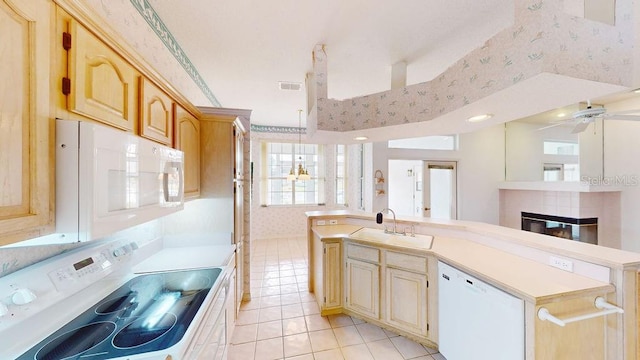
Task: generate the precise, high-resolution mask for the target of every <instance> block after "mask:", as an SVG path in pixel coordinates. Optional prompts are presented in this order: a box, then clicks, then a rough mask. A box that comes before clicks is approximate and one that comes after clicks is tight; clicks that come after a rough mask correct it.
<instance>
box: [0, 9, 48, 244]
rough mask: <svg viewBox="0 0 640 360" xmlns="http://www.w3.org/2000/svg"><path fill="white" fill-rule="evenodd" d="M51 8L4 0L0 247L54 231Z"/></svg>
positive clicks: (0, 17) (0, 22) (0, 12)
mask: <svg viewBox="0 0 640 360" xmlns="http://www.w3.org/2000/svg"><path fill="white" fill-rule="evenodd" d="M51 11H52V7H51V3H50V2H48V1H42V0H34V1H28V2H21V1H11V2H6V1H3V0H0V33H2V46H0V57H1V58H2V66H0V78H1V79H2V82H0V183H1V184H2V186H0V235H1V236H0V245H3V244H7V243H10V242H13V241H16V240H22V239H25V238H29V237H35V236H38V235H43V234H44V232H46V231H50V230H51V229H52V226H50V225H52V222H53V213H52V211H51V206H50V205H51V204H50V193H51V191H53V189H52V185H51V183H52V177H51V175H52V172H51V168H52V166H53V164H52V162H51V156H50V153H51V152H52V149H51V144H50V142H49V124H50V121H51V118H50V113H51V112H50V110H51V109H50V101H49V93H50V83H49V79H50V68H51V66H50V61H51V60H50V59H51V57H50V56H51V45H50V44H51V34H52V32H51V23H50V18H51ZM47 227H48V228H47ZM45 229H46V230H45Z"/></svg>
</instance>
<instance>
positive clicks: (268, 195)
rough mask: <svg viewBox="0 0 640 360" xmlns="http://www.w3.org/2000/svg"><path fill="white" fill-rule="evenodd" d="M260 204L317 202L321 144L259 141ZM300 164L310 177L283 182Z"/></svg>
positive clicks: (320, 171)
mask: <svg viewBox="0 0 640 360" xmlns="http://www.w3.org/2000/svg"><path fill="white" fill-rule="evenodd" d="M262 155H263V158H262V161H263V164H264V166H263V174H264V175H263V180H264V181H263V184H262V186H263V187H262V191H261V194H262V204H264V205H305V204H307V205H308V204H320V203H322V202H323V201H324V199H323V198H322V195H321V194H322V191H321V190H322V189H321V186H320V185H321V180H324V178H323V177H321V176H319V174H322V166H321V165H322V164H321V159H322V156H321V155H322V147H321V146H320V145H316V144H301V145H299V144H295V143H263V144H262ZM300 164H302V166H303V167H304V168H305V169H306V170H307V172H308V173H309V175H310V176H311V179H310V180H304V181H303V180H295V181H287V175H288V174H289V171H290V170H291V168H292V167H294V169H295V170H296V172H297V169H298V166H299V165H300Z"/></svg>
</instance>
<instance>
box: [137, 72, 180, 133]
mask: <svg viewBox="0 0 640 360" xmlns="http://www.w3.org/2000/svg"><path fill="white" fill-rule="evenodd" d="M172 103H173V102H172V101H171V98H170V97H169V96H168V95H167V94H165V93H164V92H163V91H162V90H160V88H158V87H157V86H156V85H155V84H154V83H152V82H151V81H149V80H147V79H145V78H144V77H141V78H140V135H141V136H143V137H146V138H147V139H151V140H154V141H157V142H159V143H161V144H165V145H168V146H171V145H173V117H172V116H171V107H172Z"/></svg>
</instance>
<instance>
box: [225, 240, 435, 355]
mask: <svg viewBox="0 0 640 360" xmlns="http://www.w3.org/2000/svg"><path fill="white" fill-rule="evenodd" d="M251 253H252V258H251V259H252V260H251V295H252V300H251V301H249V302H245V303H243V304H242V306H241V308H240V313H239V315H238V319H237V322H236V326H235V329H234V331H233V335H232V336H231V341H230V345H229V352H228V359H229V360H250V359H256V360H269V359H300V360H313V359H315V360H325V359H326V360H336V359H347V360H351V359H354V360H355V359H357V360H360V359H375V360H378V359H382V360H394V359H398V360H403V359H416V360H418V359H419V360H446V359H445V358H444V356H442V355H441V354H439V353H438V351H437V350H435V349H431V348H428V347H425V346H423V345H420V344H418V343H416V342H414V341H411V340H409V339H407V338H405V337H402V336H399V335H397V334H394V333H392V332H390V331H387V330H384V329H381V328H380V327H378V326H375V325H372V324H369V323H366V322H364V321H362V320H359V319H356V318H352V317H350V316H347V315H332V316H328V317H322V316H320V314H319V312H320V311H319V308H318V304H317V303H316V302H315V299H314V297H313V294H312V293H309V292H308V289H307V271H308V268H307V247H306V241H305V239H304V238H290V239H277V240H275V239H271V240H255V241H253V244H252V250H251Z"/></svg>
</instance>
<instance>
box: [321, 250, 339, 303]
mask: <svg viewBox="0 0 640 360" xmlns="http://www.w3.org/2000/svg"><path fill="white" fill-rule="evenodd" d="M341 260H342V257H341V254H340V243H337V242H336V243H327V244H325V245H324V256H323V261H324V264H323V269H324V279H323V280H324V299H323V300H324V305H323V308H324V309H331V308H336V307H340V306H341V305H342V302H341V301H340V299H342V291H341V290H342V281H341V280H342V276H341V275H342V273H341V271H340V269H341V268H342V267H341V266H340V264H341Z"/></svg>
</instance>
